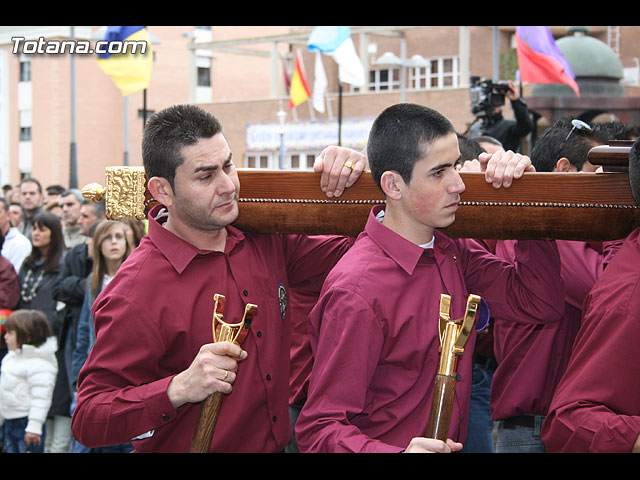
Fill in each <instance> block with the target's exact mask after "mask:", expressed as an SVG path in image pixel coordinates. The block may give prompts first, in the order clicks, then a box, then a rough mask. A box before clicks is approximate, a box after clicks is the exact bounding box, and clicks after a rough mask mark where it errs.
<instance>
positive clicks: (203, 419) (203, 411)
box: [189, 293, 258, 453]
mask: <svg viewBox="0 0 640 480" xmlns="http://www.w3.org/2000/svg"><path fill="white" fill-rule="evenodd" d="M213 298H214V302H215V303H214V309H213V322H212V328H213V341H214V342H232V343H236V344H238V345H239V344H241V343H242V341H243V340H244V339H245V337H246V334H247V333H248V331H249V327H250V326H251V321H252V320H253V316H254V315H255V313H256V312H257V311H258V306H257V305H254V304H253V303H248V304H247V305H246V306H245V308H244V316H243V317H242V321H241V322H240V323H227V322H226V321H225V320H224V304H225V297H224V295H220V294H218V293H216V294H214V296H213ZM222 398H223V397H222V393H221V392H215V393H213V394H212V395H209V397H207V398H206V399H205V400H204V402H203V403H202V406H201V407H200V413H199V415H198V423H197V424H196V430H195V432H194V434H193V439H192V440H191V448H190V449H189V452H190V453H207V452H209V449H210V448H211V441H212V440H213V432H214V430H215V428H216V423H217V422H218V413H220V407H221V406H222Z"/></svg>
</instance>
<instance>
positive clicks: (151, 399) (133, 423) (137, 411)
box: [72, 376, 176, 447]
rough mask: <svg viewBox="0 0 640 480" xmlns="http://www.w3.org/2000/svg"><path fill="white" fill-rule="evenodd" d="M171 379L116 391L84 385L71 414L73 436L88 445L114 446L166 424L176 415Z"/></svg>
mask: <svg viewBox="0 0 640 480" xmlns="http://www.w3.org/2000/svg"><path fill="white" fill-rule="evenodd" d="M172 378H173V376H171V377H166V378H163V379H160V380H158V381H155V382H152V383H148V384H144V385H141V386H138V387H133V386H131V387H124V388H119V389H113V390H106V388H105V389H96V388H95V387H92V388H90V387H89V386H88V385H86V384H81V388H80V390H79V393H78V400H77V405H76V409H75V411H74V414H73V417H72V432H73V436H74V438H75V439H77V440H78V441H79V442H80V443H82V444H83V445H85V446H87V447H98V446H104V445H115V444H119V443H124V442H128V441H129V440H131V439H132V438H134V437H136V436H138V435H141V434H143V433H145V432H149V431H151V430H154V429H156V428H158V427H161V426H163V425H165V424H167V423H168V422H170V421H171V420H173V419H174V418H175V416H176V410H175V409H174V408H173V406H172V405H171V402H170V401H169V398H168V396H167V386H168V384H169V382H170V381H171V379H172ZM94 390H96V391H97V390H99V391H101V393H96V394H92V393H91V392H92V391H94Z"/></svg>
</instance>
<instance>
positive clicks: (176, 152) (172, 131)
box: [142, 105, 222, 188]
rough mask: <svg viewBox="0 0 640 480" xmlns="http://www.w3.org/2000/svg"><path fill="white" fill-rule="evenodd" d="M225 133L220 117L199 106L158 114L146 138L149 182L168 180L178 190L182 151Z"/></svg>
mask: <svg viewBox="0 0 640 480" xmlns="http://www.w3.org/2000/svg"><path fill="white" fill-rule="evenodd" d="M218 133H222V126H221V125H220V122H219V121H218V119H217V118H216V117H214V116H213V115H212V114H210V113H208V112H206V111H204V110H203V109H202V108H200V107H197V106H195V105H174V106H171V107H168V108H166V109H164V110H161V111H160V112H157V113H156V114H154V115H153V116H152V117H151V118H150V119H149V121H148V122H147V123H146V125H145V128H144V134H143V137H142V160H143V163H144V170H145V174H146V176H147V178H151V177H162V178H166V179H167V180H168V181H169V184H170V185H171V188H174V179H175V175H176V169H177V168H178V167H179V166H180V165H182V163H183V162H184V158H183V157H182V153H181V151H182V148H183V147H186V146H188V145H193V144H195V143H196V142H198V140H200V139H202V138H211V137H213V136H214V135H216V134H218Z"/></svg>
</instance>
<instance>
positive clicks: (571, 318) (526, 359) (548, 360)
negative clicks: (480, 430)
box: [490, 240, 602, 420]
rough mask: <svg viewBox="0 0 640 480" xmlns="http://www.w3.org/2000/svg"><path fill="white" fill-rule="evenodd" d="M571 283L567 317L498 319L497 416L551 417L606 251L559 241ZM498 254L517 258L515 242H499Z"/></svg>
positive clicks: (494, 402) (494, 400)
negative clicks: (555, 394) (553, 400)
mask: <svg viewBox="0 0 640 480" xmlns="http://www.w3.org/2000/svg"><path fill="white" fill-rule="evenodd" d="M556 244H557V246H558V251H559V252H560V260H561V262H562V277H563V279H564V286H565V305H564V316H563V317H562V318H561V319H560V321H557V320H558V319H557V318H555V317H553V318H540V319H539V320H540V321H539V323H536V324H532V323H530V322H529V321H528V319H527V318H521V317H510V318H504V317H497V318H496V319H495V322H494V332H493V348H494V353H495V358H496V361H497V362H498V367H497V368H496V371H495V372H494V375H493V383H492V386H491V400H490V407H491V418H493V419H494V420H503V419H506V418H510V417H515V416H518V415H527V414H529V415H543V416H544V415H546V414H547V410H548V408H549V404H550V402H551V397H552V395H553V392H554V390H555V387H556V385H557V384H558V381H559V380H560V377H561V376H562V374H563V373H564V370H565V368H566V366H567V363H568V362H569V357H570V355H571V347H572V346H573V341H574V339H575V336H576V334H577V333H578V329H579V328H580V318H581V316H582V303H583V302H584V299H585V298H586V296H587V294H588V293H589V290H591V288H592V287H593V285H594V284H595V282H596V279H597V278H598V277H599V276H600V275H601V273H602V254H601V253H600V252H598V251H596V250H594V249H593V248H591V246H590V245H589V244H587V243H585V242H574V241H564V240H557V241H556ZM496 254H497V255H498V256H500V257H501V258H504V259H505V260H508V261H513V259H514V242H513V241H511V240H505V241H500V242H498V244H497V246H496Z"/></svg>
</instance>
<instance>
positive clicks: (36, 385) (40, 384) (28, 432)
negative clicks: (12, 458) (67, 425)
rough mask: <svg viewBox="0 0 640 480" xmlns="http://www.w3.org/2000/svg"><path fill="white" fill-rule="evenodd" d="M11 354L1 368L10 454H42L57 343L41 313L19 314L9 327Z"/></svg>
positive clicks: (1, 414) (1, 420)
mask: <svg viewBox="0 0 640 480" xmlns="http://www.w3.org/2000/svg"><path fill="white" fill-rule="evenodd" d="M5 329H6V333H5V336H4V338H5V341H6V342H7V347H8V349H9V353H7V354H6V355H5V356H4V358H3V359H2V367H1V368H0V425H2V427H3V431H4V447H5V448H4V450H5V452H6V453H42V452H43V446H44V435H45V433H46V430H45V426H44V425H45V422H46V420H47V413H48V412H49V408H50V407H51V401H52V398H53V388H54V386H55V384H56V376H57V372H58V361H57V360H56V355H55V352H56V350H57V348H58V347H57V341H56V338H55V337H54V336H53V333H52V332H51V328H50V326H49V322H48V320H47V317H46V316H45V315H44V314H43V313H42V312H40V311H38V310H16V311H15V312H13V313H12V314H11V315H10V316H9V318H8V319H7V323H6V324H5Z"/></svg>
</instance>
